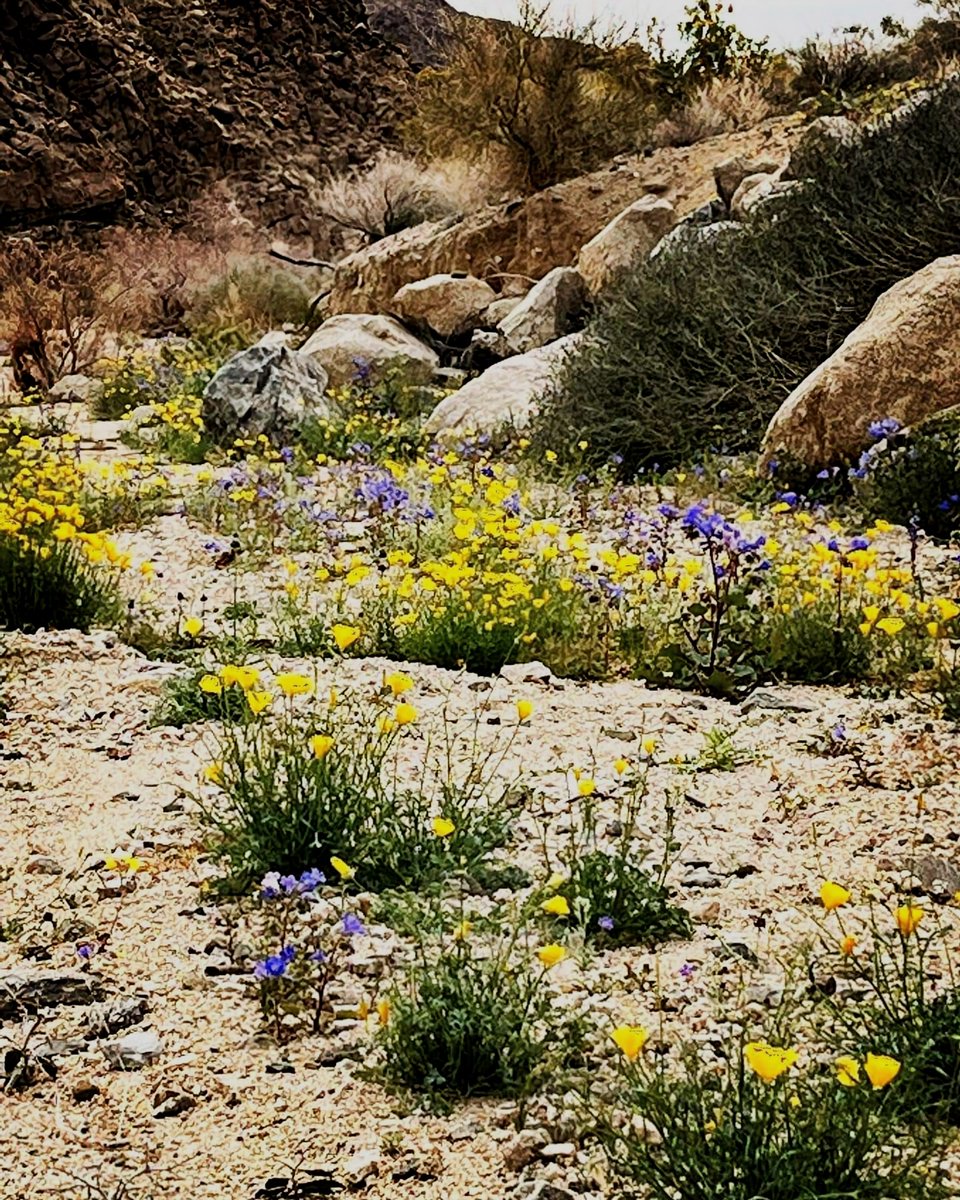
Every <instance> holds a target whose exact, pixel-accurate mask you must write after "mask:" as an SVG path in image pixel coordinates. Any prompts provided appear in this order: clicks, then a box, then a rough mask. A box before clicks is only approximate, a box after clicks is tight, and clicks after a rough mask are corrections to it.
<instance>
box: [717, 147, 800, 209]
mask: <svg viewBox="0 0 960 1200" xmlns="http://www.w3.org/2000/svg"><path fill="white" fill-rule="evenodd" d="M782 165H783V164H782V163H781V162H779V161H777V160H776V159H773V158H751V157H749V156H748V155H745V154H735V155H734V156H733V157H732V158H725V159H724V160H723V162H719V163H717V165H716V166H715V167H714V168H713V178H714V181H715V182H716V185H717V195H718V196H719V197H720V199H721V201H722V202H723V204H725V205H726V207H727V208H728V209H729V208H730V206H731V204H732V203H733V198H734V196H735V195H736V194H737V190H738V189H739V187H740V185H741V184H742V183H743V181H744V180H745V179H748V178H749V177H750V176H752V175H769V174H772V173H773V172H774V171H778V170H779V169H780V167H781V166H782Z"/></svg>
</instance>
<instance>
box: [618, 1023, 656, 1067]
mask: <svg viewBox="0 0 960 1200" xmlns="http://www.w3.org/2000/svg"><path fill="white" fill-rule="evenodd" d="M610 1036H611V1038H613V1040H614V1042H615V1043H616V1046H617V1048H618V1049H619V1050H620V1052H621V1053H622V1054H623V1055H624V1057H625V1058H628V1059H629V1060H630V1062H634V1061H635V1060H636V1059H637V1058H638V1057H639V1055H640V1051H641V1050H642V1049H643V1048H644V1046H645V1045H646V1044H647V1039H648V1038H649V1037H650V1035H649V1034H648V1033H647V1031H646V1030H645V1029H644V1028H643V1026H641V1025H618V1026H617V1028H616V1029H615V1030H614V1031H613V1033H611V1034H610Z"/></svg>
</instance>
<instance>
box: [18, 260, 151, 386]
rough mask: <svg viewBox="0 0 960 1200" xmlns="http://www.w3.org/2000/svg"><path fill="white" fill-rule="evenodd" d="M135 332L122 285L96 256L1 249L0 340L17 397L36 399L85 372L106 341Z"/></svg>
mask: <svg viewBox="0 0 960 1200" xmlns="http://www.w3.org/2000/svg"><path fill="white" fill-rule="evenodd" d="M134 307H135V306H134ZM136 325H137V321H136V320H135V313H134V312H133V311H132V309H131V295H130V285H129V282H128V280H126V279H124V278H123V277H119V278H118V277H117V276H116V275H115V274H114V273H113V271H112V269H111V266H110V264H109V263H108V262H107V261H106V260H104V259H103V258H102V257H101V256H99V255H97V254H94V253H90V252H87V251H84V250H81V249H79V248H77V247H74V246H68V245H66V244H60V245H51V246H42V245H40V244H39V243H37V242H35V241H33V240H32V239H31V238H28V237H17V238H9V239H7V241H6V242H5V244H4V246H3V249H2V251H0V339H2V340H3V341H5V342H8V343H9V345H10V354H11V358H12V361H13V374H14V382H15V383H16V386H17V387H18V388H19V389H20V391H22V392H24V393H27V394H30V393H41V394H42V393H44V392H46V391H47V389H48V388H50V387H52V386H53V384H54V383H56V381H57V380H58V379H60V378H61V377H62V376H64V375H71V374H76V373H79V372H82V371H85V370H88V369H89V368H90V367H91V366H92V365H93V363H94V362H95V361H96V359H97V357H98V355H99V354H100V352H101V349H102V347H103V344H104V339H105V336H106V334H107V333H110V334H113V335H116V334H118V333H122V332H124V331H127V330H129V329H131V328H135V327H136Z"/></svg>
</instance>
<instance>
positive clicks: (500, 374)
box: [425, 333, 581, 439]
mask: <svg viewBox="0 0 960 1200" xmlns="http://www.w3.org/2000/svg"><path fill="white" fill-rule="evenodd" d="M580 337H581V335H580V334H578V333H572V334H570V335H569V336H568V337H565V338H561V339H560V340H559V341H557V342H551V343H550V345H549V346H543V347H541V348H540V349H538V350H531V351H530V353H529V354H518V355H517V356H516V357H515V358H508V359H506V360H505V361H504V362H502V363H497V364H496V365H495V366H492V367H490V368H489V369H488V370H486V371H484V373H483V374H482V375H478V376H477V378H476V379H471V380H470V382H469V383H465V384H464V385H463V387H462V388H461V389H460V390H459V391H458V392H454V393H453V395H451V396H447V398H446V399H445V400H441V402H440V403H439V404H438V405H437V407H436V408H435V409H434V410H433V412H432V413H431V414H430V416H429V418H428V419H427V423H426V426H425V429H426V432H427V433H428V434H432V435H434V436H437V437H440V438H444V439H447V438H454V437H464V436H467V435H471V434H483V433H495V432H496V431H497V430H499V429H502V428H504V427H510V428H512V429H523V428H524V427H525V426H527V425H529V423H530V421H531V420H532V418H533V416H534V413H535V411H536V405H537V401H538V400H539V398H540V397H541V396H542V395H543V393H544V392H545V391H546V390H547V388H548V387H549V386H550V383H551V381H552V379H553V376H554V372H555V371H556V369H557V367H558V366H559V364H560V363H561V362H562V361H563V359H564V357H565V355H567V354H568V353H569V352H570V351H571V350H572V349H573V347H574V346H575V345H576V343H577V342H578V341H579V339H580Z"/></svg>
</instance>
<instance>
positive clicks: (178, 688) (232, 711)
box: [150, 667, 251, 729]
mask: <svg viewBox="0 0 960 1200" xmlns="http://www.w3.org/2000/svg"><path fill="white" fill-rule="evenodd" d="M250 715H251V714H250V706H249V705H248V704H247V698H246V694H245V693H244V691H243V688H241V687H240V685H239V683H228V684H225V683H224V682H223V680H222V679H221V678H220V677H219V676H216V675H212V674H210V672H208V671H206V670H204V669H203V668H202V667H200V668H198V669H196V670H194V671H191V672H190V674H189V675H177V676H175V677H174V678H173V679H170V680H168V681H167V682H166V683H165V684H164V687H163V691H162V693H161V695H160V699H159V701H158V703H157V707H156V708H155V709H154V712H153V715H152V716H151V719H150V723H151V725H153V726H159V725H170V726H173V727H174V728H175V729H182V728H183V727H184V726H185V725H194V724H196V723H197V722H199V721H247V720H249V719H250Z"/></svg>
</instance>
